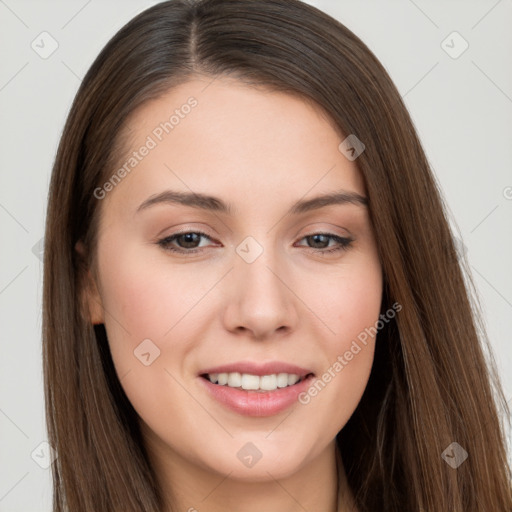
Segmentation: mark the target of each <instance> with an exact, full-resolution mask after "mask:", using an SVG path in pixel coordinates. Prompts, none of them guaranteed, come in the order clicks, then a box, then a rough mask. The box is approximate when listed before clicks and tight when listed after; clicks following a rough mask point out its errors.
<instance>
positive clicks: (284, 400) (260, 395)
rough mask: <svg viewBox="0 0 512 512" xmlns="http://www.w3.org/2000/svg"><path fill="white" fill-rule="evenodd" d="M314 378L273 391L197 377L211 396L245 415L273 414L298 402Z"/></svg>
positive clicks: (310, 377)
mask: <svg viewBox="0 0 512 512" xmlns="http://www.w3.org/2000/svg"><path fill="white" fill-rule="evenodd" d="M314 378H315V377H314V376H313V375H309V376H308V377H307V378H305V379H304V380H302V381H301V382H299V383H297V384H294V385H293V386H288V387H286V388H278V389H275V390H274V391H246V390H244V389H236V388H230V387H229V386H220V385H219V384H214V383H213V382H210V381H209V380H208V379H207V378H204V377H199V380H200V381H201V382H203V385H204V386H206V389H207V390H208V392H209V393H210V394H211V396H213V398H215V399H216V400H217V401H219V402H220V403H221V404H223V405H225V406H226V407H227V408H228V409H231V410H232V411H235V412H237V413H239V414H243V415H245V416H273V415H274V414H278V413H280V412H282V411H284V410H285V409H287V408H288V407H290V406H291V405H292V404H293V403H294V402H298V396H299V395H300V393H302V392H304V391H306V389H307V388H308V387H309V386H310V385H311V382H312V381H313V379H314Z"/></svg>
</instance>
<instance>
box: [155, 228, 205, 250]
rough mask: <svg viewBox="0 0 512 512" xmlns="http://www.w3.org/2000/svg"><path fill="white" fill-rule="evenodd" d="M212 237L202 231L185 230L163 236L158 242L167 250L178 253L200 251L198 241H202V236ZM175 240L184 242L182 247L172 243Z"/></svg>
mask: <svg viewBox="0 0 512 512" xmlns="http://www.w3.org/2000/svg"><path fill="white" fill-rule="evenodd" d="M203 237H204V238H207V239H208V240H211V238H210V237H209V236H208V235H207V234H206V233H203V232H201V231H184V232H182V233H174V234H172V235H169V236H167V237H165V238H162V239H161V240H159V241H158V242H157V243H158V245H160V246H161V247H163V248H164V249H165V250H166V251H171V252H178V253H182V254H184V253H187V254H188V253H195V252H199V250H198V247H199V246H198V245H197V243H198V242H200V241H201V238H203ZM174 241H177V242H179V243H180V245H181V244H183V246H182V247H175V246H173V245H171V244H172V243H173V242H174Z"/></svg>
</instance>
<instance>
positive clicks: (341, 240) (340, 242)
mask: <svg viewBox="0 0 512 512" xmlns="http://www.w3.org/2000/svg"><path fill="white" fill-rule="evenodd" d="M329 239H330V240H334V241H335V242H336V244H337V245H334V246H333V247H331V248H330V249H327V250H324V249H325V248H326V247H328V246H329V241H330V240H329ZM302 240H307V241H308V242H309V243H312V244H313V245H314V246H315V247H309V249H312V250H313V252H315V253H321V254H325V253H333V252H337V251H346V250H348V248H349V247H350V246H351V245H352V242H353V241H354V239H353V238H348V237H342V236H338V235H333V234H332V233H314V234H312V235H307V236H305V237H304V238H302ZM326 244H327V245H326ZM318 246H320V247H318Z"/></svg>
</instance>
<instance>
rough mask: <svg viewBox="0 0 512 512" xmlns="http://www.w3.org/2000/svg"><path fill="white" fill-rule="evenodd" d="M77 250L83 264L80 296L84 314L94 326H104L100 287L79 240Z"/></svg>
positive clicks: (82, 244)
mask: <svg viewBox="0 0 512 512" xmlns="http://www.w3.org/2000/svg"><path fill="white" fill-rule="evenodd" d="M75 250H76V251H77V253H78V254H79V255H80V256H79V257H80V262H81V264H80V268H81V272H82V276H81V279H80V282H81V289H80V294H81V302H82V311H83V314H85V316H86V317H87V318H88V319H89V321H90V322H91V323H92V324H93V325H97V324H103V323H104V314H103V311H104V310H103V302H102V300H101V295H100V293H99V291H98V287H97V285H96V281H95V279H94V277H93V275H92V272H91V270H90V269H89V268H87V265H86V261H87V260H86V248H85V245H84V243H83V242H82V241H81V240H79V241H78V242H77V243H76V244H75Z"/></svg>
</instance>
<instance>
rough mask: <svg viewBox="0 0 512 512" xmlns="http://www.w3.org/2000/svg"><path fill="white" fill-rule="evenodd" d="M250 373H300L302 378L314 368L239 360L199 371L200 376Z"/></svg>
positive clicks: (259, 374)
mask: <svg viewBox="0 0 512 512" xmlns="http://www.w3.org/2000/svg"><path fill="white" fill-rule="evenodd" d="M234 372H238V373H249V374H251V375H258V376H260V377H261V376H263V375H272V374H278V373H290V374H295V375H298V376H299V377H300V378H304V377H306V375H309V374H313V375H314V373H313V371H312V370H309V369H307V368H303V367H301V366H297V365H294V364H290V363H285V362H281V361H270V362H267V363H256V362H253V361H238V362H235V363H229V364H224V365H220V366H212V367H210V368H205V369H204V370H201V371H200V372H199V374H198V375H199V376H204V375H206V374H212V373H234Z"/></svg>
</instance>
